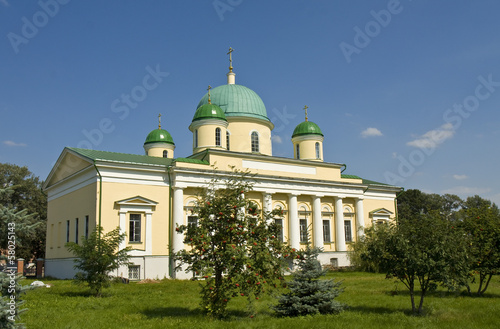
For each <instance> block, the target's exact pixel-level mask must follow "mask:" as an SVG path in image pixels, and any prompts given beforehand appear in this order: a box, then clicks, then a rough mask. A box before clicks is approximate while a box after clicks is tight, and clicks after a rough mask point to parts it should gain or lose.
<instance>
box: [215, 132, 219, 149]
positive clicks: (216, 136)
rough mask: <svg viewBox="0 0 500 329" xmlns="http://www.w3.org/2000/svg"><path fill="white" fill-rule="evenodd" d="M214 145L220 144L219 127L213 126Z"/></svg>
mask: <svg viewBox="0 0 500 329" xmlns="http://www.w3.org/2000/svg"><path fill="white" fill-rule="evenodd" d="M215 146H220V128H215Z"/></svg>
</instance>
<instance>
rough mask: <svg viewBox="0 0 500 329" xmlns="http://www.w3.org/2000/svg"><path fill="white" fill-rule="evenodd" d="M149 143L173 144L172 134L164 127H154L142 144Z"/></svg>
mask: <svg viewBox="0 0 500 329" xmlns="http://www.w3.org/2000/svg"><path fill="white" fill-rule="evenodd" d="M149 143H167V144H172V145H175V144H174V140H173V139H172V136H171V135H170V133H169V132H168V131H166V130H165V129H155V130H153V131H152V132H150V133H149V135H148V137H146V141H145V142H144V144H149Z"/></svg>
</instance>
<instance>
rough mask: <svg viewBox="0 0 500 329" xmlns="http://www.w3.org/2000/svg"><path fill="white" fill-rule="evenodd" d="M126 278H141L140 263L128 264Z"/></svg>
mask: <svg viewBox="0 0 500 329" xmlns="http://www.w3.org/2000/svg"><path fill="white" fill-rule="evenodd" d="M128 279H129V280H140V279H141V266H140V265H129V266H128Z"/></svg>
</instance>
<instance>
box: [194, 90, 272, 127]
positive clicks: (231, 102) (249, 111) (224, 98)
mask: <svg viewBox="0 0 500 329" xmlns="http://www.w3.org/2000/svg"><path fill="white" fill-rule="evenodd" d="M210 96H211V97H210V98H211V100H212V104H216V105H218V106H219V107H220V108H221V109H222V110H223V111H224V114H225V115H226V117H250V118H257V119H263V120H266V121H270V120H269V118H268V117H267V111H266V107H265V106H264V102H262V99H261V98H260V97H259V95H257V94H256V93H255V91H253V90H251V89H249V88H247V87H245V86H241V85H236V84H227V85H222V86H218V87H216V88H214V89H212V90H211V91H210ZM204 104H208V93H207V94H205V96H203V98H202V99H201V100H200V102H199V103H198V106H197V108H199V107H200V106H202V105H204Z"/></svg>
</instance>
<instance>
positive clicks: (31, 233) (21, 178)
mask: <svg viewBox="0 0 500 329" xmlns="http://www.w3.org/2000/svg"><path fill="white" fill-rule="evenodd" d="M0 187H1V188H4V189H6V190H8V191H9V192H8V193H1V194H0V208H1V209H3V211H2V212H3V215H2V217H3V216H6V215H5V213H6V212H9V213H10V214H19V215H20V217H19V218H20V221H21V222H22V223H25V224H26V225H27V226H26V229H25V230H20V231H19V233H18V234H17V239H16V240H17V242H18V245H17V248H16V254H17V256H18V257H19V258H25V259H31V258H32V257H35V258H43V257H44V256H45V234H46V221H47V197H46V196H45V195H44V194H43V192H42V181H40V179H39V178H38V177H36V176H35V175H33V173H31V172H30V171H29V170H28V168H27V167H19V166H16V165H13V164H8V163H1V164H0ZM28 214H29V216H28ZM4 223H5V222H4V220H2V221H1V222H0V228H1V229H2V230H1V231H3V228H4ZM5 227H6V226H5ZM28 227H29V229H28ZM4 232H6V231H4ZM1 238H3V237H1ZM0 248H4V241H3V240H0Z"/></svg>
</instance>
